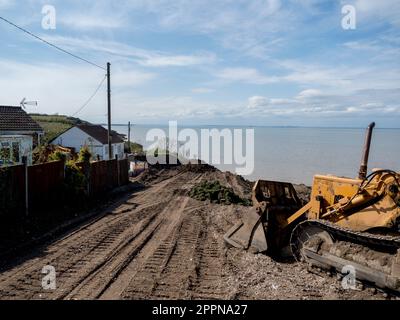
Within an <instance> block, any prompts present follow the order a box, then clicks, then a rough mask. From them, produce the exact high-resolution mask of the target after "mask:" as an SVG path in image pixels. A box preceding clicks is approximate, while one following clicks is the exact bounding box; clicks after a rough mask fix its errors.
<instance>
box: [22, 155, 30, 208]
mask: <svg viewBox="0 0 400 320" xmlns="http://www.w3.org/2000/svg"><path fill="white" fill-rule="evenodd" d="M22 164H23V165H24V172H25V215H26V216H29V181H28V176H29V175H28V158H27V157H26V156H23V157H22Z"/></svg>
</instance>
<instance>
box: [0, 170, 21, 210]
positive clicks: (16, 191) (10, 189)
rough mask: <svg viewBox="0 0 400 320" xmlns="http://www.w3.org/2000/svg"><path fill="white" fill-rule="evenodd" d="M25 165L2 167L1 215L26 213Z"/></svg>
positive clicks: (0, 188) (0, 178) (0, 172)
mask: <svg viewBox="0 0 400 320" xmlns="http://www.w3.org/2000/svg"><path fill="white" fill-rule="evenodd" d="M24 209H25V167H24V166H23V165H19V166H11V167H1V168H0V217H10V218H11V217H12V216H14V215H16V214H21V213H24Z"/></svg>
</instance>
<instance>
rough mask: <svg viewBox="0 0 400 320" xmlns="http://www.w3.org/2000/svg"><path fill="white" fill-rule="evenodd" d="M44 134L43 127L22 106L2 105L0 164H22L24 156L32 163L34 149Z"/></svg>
mask: <svg viewBox="0 0 400 320" xmlns="http://www.w3.org/2000/svg"><path fill="white" fill-rule="evenodd" d="M43 134H44V130H43V128H42V127H41V126H40V125H39V124H38V123H36V122H35V121H34V120H33V119H32V118H31V117H30V116H29V115H28V114H27V113H26V112H25V111H24V110H23V109H22V108H21V107H12V106H0V166H1V165H8V164H20V163H21V162H22V157H24V156H25V157H27V162H28V165H31V164H32V150H33V149H34V148H35V147H36V146H37V145H39V144H40V138H41V137H42V136H43Z"/></svg>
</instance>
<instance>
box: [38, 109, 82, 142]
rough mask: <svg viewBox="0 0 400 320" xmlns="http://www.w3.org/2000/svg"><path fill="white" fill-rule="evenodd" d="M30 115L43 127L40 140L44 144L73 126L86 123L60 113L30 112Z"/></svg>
mask: <svg viewBox="0 0 400 320" xmlns="http://www.w3.org/2000/svg"><path fill="white" fill-rule="evenodd" d="M30 116H31V117H32V119H33V120H35V121H36V122H37V123H38V124H39V125H40V126H41V127H42V128H43V129H44V132H45V135H44V137H43V141H42V142H43V143H44V144H46V143H49V142H50V141H51V140H53V139H54V138H56V137H57V136H59V135H60V134H62V133H63V132H65V131H67V130H68V129H70V128H72V127H73V126H75V125H77V124H81V123H86V122H85V121H83V120H81V119H79V118H72V117H68V116H62V115H46V114H31V115H30Z"/></svg>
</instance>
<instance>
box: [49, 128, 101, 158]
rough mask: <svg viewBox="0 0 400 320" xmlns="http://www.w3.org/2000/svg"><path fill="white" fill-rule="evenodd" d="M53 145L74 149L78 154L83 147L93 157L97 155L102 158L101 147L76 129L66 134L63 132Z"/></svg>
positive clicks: (94, 140)
mask: <svg viewBox="0 0 400 320" xmlns="http://www.w3.org/2000/svg"><path fill="white" fill-rule="evenodd" d="M53 144H58V145H60V146H64V147H68V148H74V149H75V151H76V152H79V151H80V150H81V148H82V147H83V146H88V147H89V150H90V151H91V152H92V154H93V157H96V156H97V154H98V155H100V157H102V158H104V152H103V151H104V148H103V145H102V144H101V143H100V142H99V141H97V140H96V139H94V138H92V137H91V136H89V135H88V134H87V133H86V132H84V131H82V130H81V129H79V128H77V127H73V128H71V129H70V130H68V131H67V132H64V133H63V134H61V135H60V136H58V137H57V138H56V139H55V140H54V141H53Z"/></svg>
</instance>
